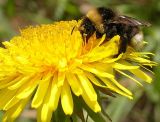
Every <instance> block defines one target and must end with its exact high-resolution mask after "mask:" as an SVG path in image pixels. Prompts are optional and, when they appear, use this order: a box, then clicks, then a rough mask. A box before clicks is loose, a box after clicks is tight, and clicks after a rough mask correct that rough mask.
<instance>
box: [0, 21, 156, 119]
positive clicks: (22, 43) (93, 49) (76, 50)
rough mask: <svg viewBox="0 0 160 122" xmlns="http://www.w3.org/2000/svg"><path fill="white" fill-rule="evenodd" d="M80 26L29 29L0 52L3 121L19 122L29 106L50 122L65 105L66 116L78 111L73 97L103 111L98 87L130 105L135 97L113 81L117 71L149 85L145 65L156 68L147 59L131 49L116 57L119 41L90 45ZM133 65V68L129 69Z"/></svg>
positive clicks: (60, 24)
mask: <svg viewBox="0 0 160 122" xmlns="http://www.w3.org/2000/svg"><path fill="white" fill-rule="evenodd" d="M78 25H79V23H78V22H77V21H62V22H57V23H55V24H50V25H41V26H37V27H28V28H26V29H24V30H22V31H21V35H20V36H16V37H14V38H13V39H11V40H10V41H9V42H8V41H6V42H3V44H4V48H0V67H1V68H0V101H1V102H0V109H1V110H4V111H5V114H4V117H3V121H12V120H14V119H15V118H17V117H18V116H19V114H20V113H21V112H22V110H23V109H24V107H25V106H26V104H27V103H28V101H29V100H31V99H32V100H31V101H32V102H31V107H32V108H35V109H36V110H37V112H38V115H37V117H38V120H39V121H45V122H46V121H50V119H51V116H52V113H53V112H54V111H55V110H56V109H57V107H58V104H59V103H61V105H62V108H63V111H64V113H65V114H66V115H71V114H72V113H73V109H74V107H73V106H74V105H73V104H74V101H73V99H72V93H73V94H75V95H76V96H82V98H83V100H84V101H85V103H86V104H87V105H88V106H89V107H90V108H91V109H92V110H93V111H94V112H99V111H101V107H100V105H99V103H98V100H97V94H96V92H95V88H94V87H95V86H97V87H98V88H104V89H110V90H111V91H113V92H116V93H118V94H121V95H123V96H126V97H128V98H130V99H132V93H131V92H130V91H129V90H128V89H126V88H125V87H124V86H122V85H121V84H120V83H119V82H118V81H117V80H116V78H115V71H117V72H119V73H120V74H122V75H125V76H127V77H129V78H131V79H132V80H133V81H135V82H137V83H138V84H139V85H141V83H140V82H139V81H137V80H136V79H134V78H133V77H131V76H129V75H127V74H126V73H125V72H124V71H129V72H131V73H132V74H134V75H135V76H137V77H139V78H141V79H143V80H145V81H146V82H149V83H150V82H151V80H152V79H151V78H150V77H149V76H148V75H147V74H146V73H145V72H143V71H142V70H141V69H140V67H141V66H142V65H147V66H153V65H155V63H154V62H152V61H150V60H149V59H148V56H147V55H148V54H150V53H142V52H136V51H135V50H134V49H133V48H131V47H129V46H128V48H127V51H126V53H124V54H120V55H119V56H118V57H115V55H116V54H117V53H118V47H119V43H120V37H119V36H118V35H117V36H114V37H113V38H112V39H110V40H109V41H105V39H106V37H105V35H104V36H103V37H102V38H100V39H96V36H95V35H93V36H92V37H90V39H89V40H88V42H87V43H86V42H85V41H84V40H83V38H82V35H81V33H80V32H79V31H78ZM131 62H134V65H133V64H132V63H131Z"/></svg>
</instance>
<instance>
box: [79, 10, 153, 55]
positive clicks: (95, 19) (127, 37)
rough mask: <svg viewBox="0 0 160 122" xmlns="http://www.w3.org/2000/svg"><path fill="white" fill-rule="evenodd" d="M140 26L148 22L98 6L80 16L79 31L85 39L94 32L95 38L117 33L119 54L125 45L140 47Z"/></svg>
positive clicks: (141, 42) (124, 49)
mask: <svg viewBox="0 0 160 122" xmlns="http://www.w3.org/2000/svg"><path fill="white" fill-rule="evenodd" d="M141 26H150V24H149V23H147V22H142V21H139V20H136V19H134V18H131V17H128V16H123V15H118V14H117V13H116V12H114V11H113V10H112V9H110V8H104V7H99V8H97V9H92V10H90V11H89V12H88V13H87V14H86V16H84V17H83V18H82V22H81V24H80V27H79V31H80V32H81V34H82V36H83V37H85V38H86V41H87V40H88V39H89V38H90V37H91V36H92V35H93V34H94V33H96V37H97V38H101V37H102V36H103V34H106V39H107V38H109V39H110V38H112V37H113V36H115V35H119V36H120V40H121V42H120V46H119V52H118V55H119V54H120V53H125V52H126V48H127V45H130V46H132V47H133V48H134V49H139V48H141V47H142V45H143V34H142V32H141V28H140V27H141Z"/></svg>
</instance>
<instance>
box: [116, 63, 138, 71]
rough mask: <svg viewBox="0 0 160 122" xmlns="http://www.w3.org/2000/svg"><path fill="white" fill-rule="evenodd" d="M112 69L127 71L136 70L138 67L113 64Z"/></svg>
mask: <svg viewBox="0 0 160 122" xmlns="http://www.w3.org/2000/svg"><path fill="white" fill-rule="evenodd" d="M113 68H115V69H120V70H129V69H138V68H139V66H131V65H124V64H121V63H115V64H114V65H113Z"/></svg>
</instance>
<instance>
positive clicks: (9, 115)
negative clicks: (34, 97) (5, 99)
mask: <svg viewBox="0 0 160 122" xmlns="http://www.w3.org/2000/svg"><path fill="white" fill-rule="evenodd" d="M29 99H30V97H28V98H27V99H23V100H21V101H19V102H18V103H17V104H15V105H14V106H13V107H12V108H10V109H9V110H7V111H6V112H5V114H4V115H3V120H2V121H3V122H12V121H14V120H15V119H16V118H17V117H18V116H19V115H20V113H21V112H22V110H23V109H24V107H25V105H26V104H27V102H28V100H29Z"/></svg>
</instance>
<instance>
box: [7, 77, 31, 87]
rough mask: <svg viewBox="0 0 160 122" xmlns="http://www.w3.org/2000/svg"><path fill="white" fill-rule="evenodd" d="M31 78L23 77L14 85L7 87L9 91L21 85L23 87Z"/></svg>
mask: <svg viewBox="0 0 160 122" xmlns="http://www.w3.org/2000/svg"><path fill="white" fill-rule="evenodd" d="M30 78H32V76H24V77H23V78H22V79H21V80H19V81H17V82H16V83H15V84H13V85H11V86H10V87H8V89H10V90H14V89H17V88H19V87H20V86H21V85H23V84H24V83H25V82H27V81H29V80H30Z"/></svg>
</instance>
